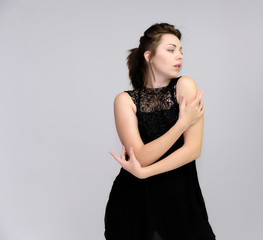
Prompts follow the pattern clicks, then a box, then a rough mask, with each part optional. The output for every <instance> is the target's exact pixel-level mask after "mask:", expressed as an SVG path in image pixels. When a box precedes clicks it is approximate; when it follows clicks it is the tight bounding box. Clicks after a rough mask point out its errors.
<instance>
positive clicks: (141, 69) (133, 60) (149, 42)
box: [127, 23, 181, 89]
mask: <svg viewBox="0 0 263 240" xmlns="http://www.w3.org/2000/svg"><path fill="white" fill-rule="evenodd" d="M164 34H173V35H175V36H176V37H177V38H178V39H179V40H181V32H180V31H179V30H178V29H176V28H175V27H174V25H170V24H168V23H156V24H154V25H152V26H151V27H149V28H148V29H147V30H146V31H145V32H144V35H143V36H141V38H140V44H139V47H138V48H133V49H130V50H129V55H128V56H127V66H128V69H129V78H130V80H131V84H132V86H133V88H134V89H139V88H141V87H143V86H144V84H145V79H144V77H145V74H146V72H147V70H148V66H147V62H146V60H145V58H144V53H145V51H148V50H150V51H151V57H153V56H154V55H155V52H156V48H157V46H158V44H159V42H160V40H161V37H162V36H163V35H164Z"/></svg>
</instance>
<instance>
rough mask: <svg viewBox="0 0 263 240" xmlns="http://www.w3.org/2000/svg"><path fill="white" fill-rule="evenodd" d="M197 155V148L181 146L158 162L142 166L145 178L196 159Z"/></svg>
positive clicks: (198, 153)
mask: <svg viewBox="0 0 263 240" xmlns="http://www.w3.org/2000/svg"><path fill="white" fill-rule="evenodd" d="M199 156H200V151H199V150H198V149H193V148H191V147H188V146H182V147H181V148H179V149H177V150H176V151H175V152H173V153H171V154H170V155H169V156H167V157H166V158H164V159H162V160H160V161H159V162H156V163H154V164H152V165H150V166H147V167H144V175H145V178H147V177H151V176H154V175H158V174H160V173H164V172H169V171H171V170H174V169H176V168H179V167H181V166H183V165H185V164H187V163H189V162H191V161H193V160H195V159H197V158H198V157H199Z"/></svg>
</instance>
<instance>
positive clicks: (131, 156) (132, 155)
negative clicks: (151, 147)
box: [129, 147, 136, 159]
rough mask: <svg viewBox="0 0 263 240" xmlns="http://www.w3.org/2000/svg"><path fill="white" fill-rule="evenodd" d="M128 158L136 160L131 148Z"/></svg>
mask: <svg viewBox="0 0 263 240" xmlns="http://www.w3.org/2000/svg"><path fill="white" fill-rule="evenodd" d="M129 156H130V158H133V159H134V158H136V157H135V154H134V150H133V147H130V148H129Z"/></svg>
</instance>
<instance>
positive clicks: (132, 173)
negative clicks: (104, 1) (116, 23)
mask: <svg viewBox="0 0 263 240" xmlns="http://www.w3.org/2000/svg"><path fill="white" fill-rule="evenodd" d="M180 39H181V33H180V31H179V30H178V29H175V28H174V26H173V25H170V24H167V23H161V24H154V25H152V26H151V27H150V28H148V29H147V30H146V31H145V32H144V36H142V37H141V38H140V45H139V47H138V48H134V49H131V50H130V53H129V55H128V57H127V65H128V69H129V77H130V79H131V83H132V85H133V88H134V90H131V91H126V92H123V93H120V94H119V95H117V97H116V98H115V101H114V111H115V122H116V128H117V132H118V134H119V137H120V140H121V142H122V144H123V148H122V154H121V157H120V158H119V157H118V156H117V155H116V154H114V153H113V152H111V154H112V156H113V157H114V158H115V159H116V160H117V161H118V162H119V163H120V164H121V166H122V168H121V170H120V173H119V174H118V176H117V177H116V179H115V180H114V183H113V186H112V189H111V192H110V196H109V200H108V203H107V206H106V212H105V233H104V235H105V237H106V239H107V240H176V239H178V240H212V239H213V240H214V239H215V235H214V233H213V231H212V228H211V226H210V224H209V221H208V215H207V211H206V207H205V202H204V199H203V196H202V192H201V189H200V186H199V182H198V176H197V172H196V164H195V159H197V158H198V157H199V156H200V153H201V146H202V135H203V112H204V107H203V102H202V94H203V92H199V91H198V88H197V86H196V84H195V82H194V80H193V79H192V78H190V77H185V76H183V77H178V74H179V71H180V69H181V67H182V60H183V55H182V47H181V42H180ZM126 149H127V152H126Z"/></svg>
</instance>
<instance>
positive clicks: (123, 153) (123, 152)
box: [121, 145, 125, 160]
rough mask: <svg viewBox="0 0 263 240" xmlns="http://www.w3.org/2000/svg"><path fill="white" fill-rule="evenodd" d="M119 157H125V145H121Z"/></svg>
mask: <svg viewBox="0 0 263 240" xmlns="http://www.w3.org/2000/svg"><path fill="white" fill-rule="evenodd" d="M121 159H123V160H124V159H125V147H124V145H122V151H121Z"/></svg>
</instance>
